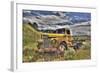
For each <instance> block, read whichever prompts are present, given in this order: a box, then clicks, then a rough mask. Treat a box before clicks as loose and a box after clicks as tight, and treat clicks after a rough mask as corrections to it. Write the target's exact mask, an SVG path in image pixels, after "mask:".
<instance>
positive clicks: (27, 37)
mask: <svg viewBox="0 0 100 73" xmlns="http://www.w3.org/2000/svg"><path fill="white" fill-rule="evenodd" d="M40 37H41V36H40V33H39V32H37V31H36V30H35V29H34V28H33V27H31V26H30V25H28V24H23V47H24V48H30V49H33V47H34V48H37V47H36V44H37V43H36V42H37V40H38V39H39V38H40Z"/></svg>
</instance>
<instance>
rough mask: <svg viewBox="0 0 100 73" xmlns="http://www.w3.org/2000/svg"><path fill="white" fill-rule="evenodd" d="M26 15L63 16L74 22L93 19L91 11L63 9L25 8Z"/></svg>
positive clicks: (24, 15)
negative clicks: (65, 10)
mask: <svg viewBox="0 0 100 73" xmlns="http://www.w3.org/2000/svg"><path fill="white" fill-rule="evenodd" d="M26 16H34V17H36V16H41V17H48V18H54V17H55V19H56V18H61V19H66V20H70V21H71V22H73V23H78V22H82V21H91V13H83V12H61V11H40V10H23V17H26Z"/></svg>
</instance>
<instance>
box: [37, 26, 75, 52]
mask: <svg viewBox="0 0 100 73" xmlns="http://www.w3.org/2000/svg"><path fill="white" fill-rule="evenodd" d="M40 32H41V39H39V40H38V45H37V47H38V48H39V49H44V48H46V49H47V50H49V49H51V50H53V49H55V48H56V50H59V51H61V52H64V50H67V49H68V48H71V47H73V44H72V41H73V38H72V35H71V30H70V28H67V27H59V28H57V29H56V28H55V29H54V30H52V29H50V30H49V29H48V30H41V31H40Z"/></svg>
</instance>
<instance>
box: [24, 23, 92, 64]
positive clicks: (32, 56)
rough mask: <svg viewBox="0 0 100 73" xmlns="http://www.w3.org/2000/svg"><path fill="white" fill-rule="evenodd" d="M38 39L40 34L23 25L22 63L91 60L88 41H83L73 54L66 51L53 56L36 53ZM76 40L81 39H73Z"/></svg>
mask: <svg viewBox="0 0 100 73" xmlns="http://www.w3.org/2000/svg"><path fill="white" fill-rule="evenodd" d="M40 38H41V33H40V32H37V31H36V30H35V29H34V28H33V27H32V26H30V25H28V24H23V62H41V61H42V62H43V61H63V60H81V59H90V58H91V42H90V39H88V40H85V42H84V45H82V46H81V47H80V48H79V49H78V50H77V51H76V52H75V53H74V54H73V52H72V51H70V50H66V51H65V52H64V54H55V53H39V52H38V48H37V40H39V39H40ZM76 38H80V39H81V37H74V39H75V41H76ZM82 39H84V37H82Z"/></svg>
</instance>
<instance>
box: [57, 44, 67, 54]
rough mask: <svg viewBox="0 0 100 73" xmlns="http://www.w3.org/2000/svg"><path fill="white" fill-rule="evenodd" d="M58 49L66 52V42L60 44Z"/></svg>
mask: <svg viewBox="0 0 100 73" xmlns="http://www.w3.org/2000/svg"><path fill="white" fill-rule="evenodd" d="M58 49H59V50H60V51H61V52H64V50H66V49H67V45H66V44H64V43H61V44H60V45H59V46H58Z"/></svg>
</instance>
